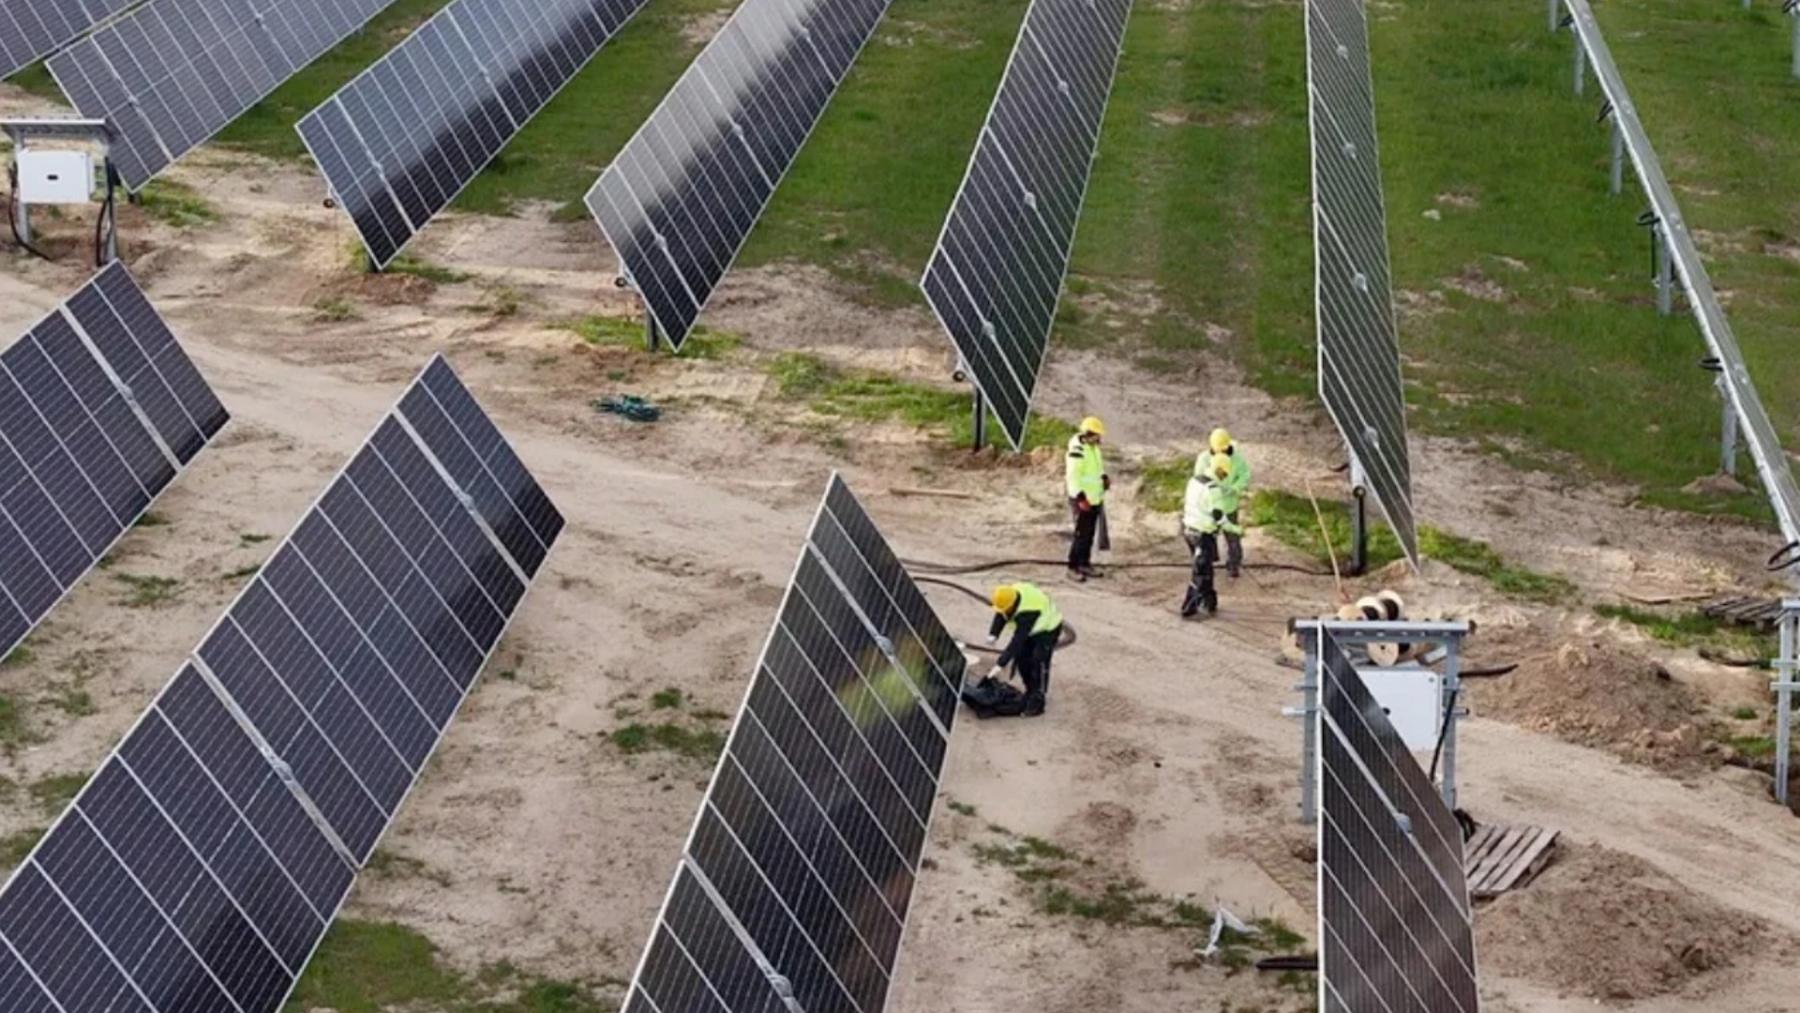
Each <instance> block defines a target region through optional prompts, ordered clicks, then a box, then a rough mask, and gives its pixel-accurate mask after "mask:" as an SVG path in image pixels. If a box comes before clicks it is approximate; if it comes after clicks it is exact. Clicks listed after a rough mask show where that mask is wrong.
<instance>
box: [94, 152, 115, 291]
mask: <svg viewBox="0 0 1800 1013" xmlns="http://www.w3.org/2000/svg"><path fill="white" fill-rule="evenodd" d="M118 178H119V177H118V173H116V172H114V171H113V164H112V159H110V158H109V159H107V160H106V203H104V204H102V205H100V216H99V217H98V218H95V219H94V267H95V268H96V269H98V268H102V267H105V266H106V246H107V245H110V244H103V243H102V242H101V238H100V233H101V231H102V228H103V227H104V228H105V230H106V231H107V232H108V233H109V238H111V237H112V236H117V235H118V228H119V226H118V222H117V220H116V218H115V217H114V216H115V213H116V209H117V204H116V203H115V196H114V195H115V193H116V192H117V183H118Z"/></svg>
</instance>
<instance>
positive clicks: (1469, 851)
mask: <svg viewBox="0 0 1800 1013" xmlns="http://www.w3.org/2000/svg"><path fill="white" fill-rule="evenodd" d="M1559 835H1560V831H1556V830H1545V829H1544V828H1542V827H1500V826H1494V825H1492V824H1488V825H1484V826H1482V827H1481V828H1480V829H1478V830H1476V831H1475V836H1474V837H1471V838H1469V841H1468V843H1467V844H1465V845H1464V846H1463V871H1464V872H1465V873H1467V874H1468V878H1469V897H1470V898H1471V899H1473V900H1488V899H1490V898H1493V897H1498V896H1500V895H1501V894H1503V893H1505V892H1506V891H1508V890H1516V889H1518V888H1519V887H1522V886H1525V885H1526V884H1528V883H1530V882H1531V881H1532V880H1533V879H1535V878H1537V874H1538V873H1540V872H1542V871H1544V866H1546V865H1549V864H1550V860H1551V858H1552V857H1553V856H1554V855H1555V852H1556V839H1557V837H1558V836H1559Z"/></svg>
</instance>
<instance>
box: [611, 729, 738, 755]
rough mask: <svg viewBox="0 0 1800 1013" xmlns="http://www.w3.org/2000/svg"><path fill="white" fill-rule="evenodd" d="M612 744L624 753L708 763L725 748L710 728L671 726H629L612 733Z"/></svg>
mask: <svg viewBox="0 0 1800 1013" xmlns="http://www.w3.org/2000/svg"><path fill="white" fill-rule="evenodd" d="M610 738H611V739H612V744H613V745H615V746H617V747H619V749H620V750H621V751H623V752H625V753H628V754H631V755H634V756H635V755H638V754H641V753H649V752H665V753H674V754H675V755H677V756H682V757H685V758H687V759H690V760H697V761H703V762H708V763H710V762H711V761H713V760H716V759H718V756H719V751H720V750H722V749H724V748H725V736H724V735H722V734H720V733H719V732H717V731H715V730H713V729H710V728H700V729H692V728H686V727H683V726H681V725H678V724H674V723H672V722H666V721H665V722H663V723H661V724H655V725H646V724H642V723H639V722H633V723H632V724H629V725H626V726H625V727H623V728H619V729H616V730H615V731H613V733H612V735H611V736H610Z"/></svg>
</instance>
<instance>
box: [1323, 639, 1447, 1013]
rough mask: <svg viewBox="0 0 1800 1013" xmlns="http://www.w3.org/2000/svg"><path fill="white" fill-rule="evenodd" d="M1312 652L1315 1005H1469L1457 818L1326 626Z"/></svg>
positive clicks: (1387, 1009)
mask: <svg viewBox="0 0 1800 1013" xmlns="http://www.w3.org/2000/svg"><path fill="white" fill-rule="evenodd" d="M1319 662H1320V664H1319V670H1320V675H1321V682H1322V686H1321V690H1322V693H1323V697H1322V701H1321V707H1320V711H1319V722H1320V724H1319V741H1320V744H1321V749H1320V764H1321V766H1322V767H1323V776H1322V777H1321V785H1322V787H1323V793H1324V804H1323V812H1324V814H1325V818H1324V819H1323V820H1321V821H1320V823H1319V854H1320V863H1319V890H1320V898H1321V901H1320V908H1321V911H1322V913H1323V921H1324V938H1323V940H1322V945H1321V950H1322V954H1323V965H1322V966H1323V969H1324V974H1323V983H1322V988H1323V990H1324V994H1325V1009H1327V1010H1331V1011H1345V1013H1476V1010H1477V1009H1478V1008H1479V999H1478V993H1477V991H1476V986H1475V941H1474V933H1473V929H1472V928H1471V926H1470V921H1469V917H1470V915H1469V888H1468V883H1467V881H1466V880H1465V878H1464V875H1463V863H1462V856H1463V840H1462V831H1461V829H1460V828H1459V827H1458V826H1457V822H1456V817H1455V816H1454V815H1452V813H1451V812H1450V809H1449V807H1448V806H1446V805H1445V804H1444V801H1443V799H1442V797H1440V796H1439V794H1438V792H1437V789H1436V788H1435V787H1434V786H1433V785H1432V783H1431V779H1430V778H1429V777H1427V776H1426V774H1425V771H1424V770H1422V769H1421V768H1420V767H1419V764H1418V761H1417V760H1415V759H1413V756H1412V753H1411V752H1409V751H1408V750H1407V748H1406V743H1405V742H1403V741H1401V738H1400V736H1399V734H1398V733H1396V732H1395V731H1394V728H1393V725H1391V724H1390V723H1389V722H1388V719H1387V715H1386V714H1385V713H1384V712H1383V710H1382V708H1381V704H1380V703H1379V702H1378V701H1376V699H1375V698H1374V697H1373V696H1371V695H1370V693H1369V690H1368V688H1367V687H1366V686H1365V685H1364V684H1363V681H1362V679H1361V678H1360V677H1359V676H1358V675H1357V673H1356V669H1355V668H1354V667H1353V666H1352V665H1351V664H1350V661H1349V659H1348V658H1347V657H1346V656H1345V655H1344V652H1343V649H1342V648H1341V647H1340V646H1339V645H1338V643H1337V641H1336V640H1334V639H1333V638H1332V636H1331V634H1330V632H1329V631H1327V630H1321V631H1320V635H1319Z"/></svg>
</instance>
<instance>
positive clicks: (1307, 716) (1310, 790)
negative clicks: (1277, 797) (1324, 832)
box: [1300, 627, 1320, 824]
mask: <svg viewBox="0 0 1800 1013" xmlns="http://www.w3.org/2000/svg"><path fill="white" fill-rule="evenodd" d="M1300 644H1301V647H1302V650H1303V651H1304V654H1305V659H1304V660H1303V661H1302V662H1301V663H1300V673H1301V674H1300V822H1302V823H1306V824H1312V823H1316V822H1318V819H1319V780H1318V776H1319V681H1320V680H1319V633H1318V629H1317V628H1316V627H1315V628H1314V629H1313V630H1312V631H1311V632H1310V633H1308V632H1306V631H1302V632H1301V633H1300Z"/></svg>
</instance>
